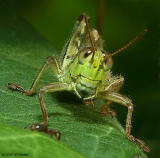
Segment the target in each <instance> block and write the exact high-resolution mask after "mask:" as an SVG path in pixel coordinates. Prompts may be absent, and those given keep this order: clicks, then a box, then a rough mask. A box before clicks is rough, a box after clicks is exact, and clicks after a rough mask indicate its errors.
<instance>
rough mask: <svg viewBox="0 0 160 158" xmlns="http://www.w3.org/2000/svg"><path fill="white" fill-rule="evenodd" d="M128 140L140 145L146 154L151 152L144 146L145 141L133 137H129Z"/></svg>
mask: <svg viewBox="0 0 160 158" xmlns="http://www.w3.org/2000/svg"><path fill="white" fill-rule="evenodd" d="M127 138H128V139H129V140H130V141H131V142H133V143H135V144H136V143H138V144H139V146H140V147H141V148H142V149H143V150H144V151H145V152H150V149H149V147H147V146H146V145H145V144H144V142H143V141H141V140H139V139H137V138H135V137H133V136H132V135H127Z"/></svg>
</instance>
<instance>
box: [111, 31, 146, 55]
mask: <svg viewBox="0 0 160 158" xmlns="http://www.w3.org/2000/svg"><path fill="white" fill-rule="evenodd" d="M145 32H147V29H144V30H143V31H142V32H140V33H139V34H138V35H137V36H136V37H135V38H133V39H132V40H131V41H130V42H128V43H127V44H126V45H125V46H123V47H122V48H120V49H118V50H116V51H115V52H113V53H111V54H109V55H108V56H109V57H111V56H113V55H116V54H118V53H120V52H122V51H124V50H125V49H127V48H128V47H129V46H131V45H132V44H133V43H134V42H135V41H137V40H138V39H140V38H141V37H142V36H143V35H144V33H145Z"/></svg>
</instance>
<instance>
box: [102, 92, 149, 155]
mask: <svg viewBox="0 0 160 158" xmlns="http://www.w3.org/2000/svg"><path fill="white" fill-rule="evenodd" d="M99 97H101V98H103V99H107V100H109V101H112V102H115V103H119V104H121V105H123V106H125V107H127V108H128V113H127V119H126V130H125V133H126V136H127V138H128V139H129V140H130V141H132V142H134V143H138V144H139V145H140V147H141V148H142V149H143V150H144V151H146V152H149V151H150V149H149V148H148V147H147V146H146V145H145V144H144V143H143V142H142V141H141V140H139V139H137V138H135V137H133V136H132V135H131V120H132V113H133V104H132V101H131V100H130V99H129V98H127V97H126V96H123V95H121V94H119V93H115V92H101V93H99Z"/></svg>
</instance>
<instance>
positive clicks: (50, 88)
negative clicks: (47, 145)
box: [8, 57, 67, 140]
mask: <svg viewBox="0 0 160 158" xmlns="http://www.w3.org/2000/svg"><path fill="white" fill-rule="evenodd" d="M48 65H50V66H51V68H52V70H53V72H54V74H55V75H56V76H58V75H59V73H60V69H59V64H58V62H57V60H56V59H55V58H54V57H49V58H48V59H47V61H46V62H45V63H44V65H43V66H42V67H41V69H40V71H39V73H38V75H37V76H36V78H35V79H34V81H33V83H32V85H31V88H30V89H29V90H25V89H24V88H23V87H21V86H19V85H16V84H13V83H8V87H9V88H10V89H12V90H18V91H20V92H22V93H24V94H26V95H28V96H31V95H33V94H34V93H35V90H36V87H37V84H38V82H39V80H40V78H41V76H42V74H43V72H44V71H45V70H46V68H47V67H48ZM65 89H67V85H66V84H62V83H54V84H50V85H48V86H44V87H42V88H40V90H39V100H40V106H41V110H42V115H43V122H42V123H38V124H32V125H31V126H29V127H27V129H30V130H37V131H41V132H45V133H48V134H51V135H52V134H55V135H56V138H57V139H58V140H59V139H60V132H58V131H55V130H51V129H48V128H47V123H48V115H47V112H46V107H45V104H44V101H43V98H42V94H44V93H48V92H55V91H60V90H65Z"/></svg>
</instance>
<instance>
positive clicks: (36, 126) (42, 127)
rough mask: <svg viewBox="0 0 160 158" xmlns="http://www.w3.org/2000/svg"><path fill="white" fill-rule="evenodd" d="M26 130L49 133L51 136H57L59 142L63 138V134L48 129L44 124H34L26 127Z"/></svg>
mask: <svg viewBox="0 0 160 158" xmlns="http://www.w3.org/2000/svg"><path fill="white" fill-rule="evenodd" d="M25 129H29V130H31V131H39V132H43V133H47V134H48V135H50V136H52V135H55V136H56V139H57V140H60V138H61V133H60V132H59V131H56V130H53V129H48V127H47V125H46V124H44V123H37V124H32V125H30V126H28V127H25Z"/></svg>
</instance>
